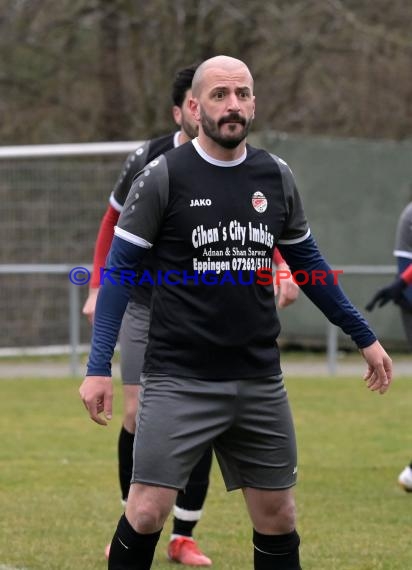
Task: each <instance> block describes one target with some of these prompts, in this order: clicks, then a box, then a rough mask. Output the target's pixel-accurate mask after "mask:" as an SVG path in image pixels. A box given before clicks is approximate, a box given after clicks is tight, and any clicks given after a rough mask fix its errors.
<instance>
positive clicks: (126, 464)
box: [117, 426, 134, 501]
mask: <svg viewBox="0 0 412 570" xmlns="http://www.w3.org/2000/svg"><path fill="white" fill-rule="evenodd" d="M133 443H134V433H130V432H129V431H127V430H126V429H125V428H124V426H122V429H121V430H120V433H119V441H118V445H117V453H118V458H119V482H120V489H121V491H122V499H123V500H124V501H126V500H127V495H128V494H129V489H130V481H131V479H132V471H133Z"/></svg>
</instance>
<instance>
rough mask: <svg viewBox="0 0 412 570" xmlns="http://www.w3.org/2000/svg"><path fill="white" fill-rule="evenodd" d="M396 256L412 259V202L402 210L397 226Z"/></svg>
mask: <svg viewBox="0 0 412 570" xmlns="http://www.w3.org/2000/svg"><path fill="white" fill-rule="evenodd" d="M393 254H394V255H395V257H404V258H406V259H411V260H412V202H411V203H410V204H408V205H407V206H406V208H404V210H403V211H402V213H401V215H400V217H399V221H398V225H397V228H396V238H395V249H394V252H393Z"/></svg>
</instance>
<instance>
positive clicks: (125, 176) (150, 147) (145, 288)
mask: <svg viewBox="0 0 412 570" xmlns="http://www.w3.org/2000/svg"><path fill="white" fill-rule="evenodd" d="M179 134H180V131H177V132H176V133H171V134H169V135H165V136H163V137H159V138H156V139H152V140H149V141H146V142H145V143H144V144H142V145H141V146H139V147H138V148H137V149H136V150H135V151H133V152H132V153H131V154H129V156H128V157H127V159H126V161H125V163H124V165H123V168H122V171H121V173H120V176H119V178H118V179H117V182H116V184H115V186H114V189H113V192H112V193H111V195H110V205H111V206H112V207H113V208H114V209H115V210H117V211H118V212H121V211H122V209H123V206H124V203H125V202H126V198H127V195H128V193H129V190H130V187H131V186H132V183H133V179H134V178H135V176H136V175H137V174H138V173H139V172H140V171H141V170H143V168H144V167H145V165H146V164H147V163H148V162H150V161H151V160H153V159H154V158H156V157H157V156H159V155H161V154H163V153H165V152H166V151H168V150H171V149H172V148H175V147H177V146H179V142H178V139H179ZM154 265H155V260H154V259H153V257H152V254H151V253H149V254H148V255H147V256H146V259H145V267H144V269H148V270H151V269H152V268H153V267H154ZM142 269H143V268H142ZM151 294H152V288H151V287H150V286H149V285H148V284H142V285H141V286H140V287H133V289H132V291H131V299H133V300H134V301H135V302H136V303H139V304H140V305H145V306H147V307H148V306H149V305H150V297H151Z"/></svg>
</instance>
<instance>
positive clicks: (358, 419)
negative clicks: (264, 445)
mask: <svg viewBox="0 0 412 570" xmlns="http://www.w3.org/2000/svg"><path fill="white" fill-rule="evenodd" d="M287 387H288V391H289V395H290V400H291V404H292V408H293V411H294V416H295V422H296V428H297V435H298V444H299V459H300V461H299V484H298V486H297V487H296V495H297V504H298V530H299V532H300V535H301V540H302V546H301V558H302V566H303V569H304V570H409V569H411V568H412V549H411V548H410V535H409V532H410V526H411V521H412V494H406V493H404V492H403V491H402V490H401V489H400V488H399V487H398V486H397V484H396V479H397V475H398V473H399V471H400V470H401V469H402V468H403V467H404V465H405V464H406V463H407V462H408V461H409V459H410V455H411V456H412V431H411V429H410V425H411V419H410V418H411V408H412V406H411V403H412V381H411V380H408V379H407V378H401V379H399V380H397V381H395V382H394V385H393V386H392V389H391V390H390V392H389V393H388V394H387V395H385V396H379V395H378V394H372V393H370V392H368V390H367V389H366V388H365V386H364V385H363V383H362V381H361V380H358V379H353V378H347V379H346V378H345V379H343V378H339V379H326V378H325V379H321V380H317V379H312V378H305V379H301V378H288V379H287ZM77 390H78V382H77V381H74V380H32V379H19V380H0V393H1V402H2V405H3V411H2V413H1V415H0V436H1V445H0V570H15V569H19V570H22V569H24V570H69V569H70V570H73V569H76V570H100V569H104V568H106V563H105V560H104V557H103V549H104V545H105V544H106V542H108V541H109V540H110V538H111V536H112V534H113V530H114V528H115V525H116V524H117V520H118V518H119V516H120V513H121V508H120V503H119V491H118V484H117V475H116V470H117V465H116V451H115V450H116V440H117V434H118V429H119V425H120V405H121V397H120V386H119V385H118V384H116V393H117V400H116V402H115V406H116V414H115V416H114V419H113V420H112V423H111V425H110V427H108V428H101V427H99V426H97V425H95V424H93V423H92V422H91V421H90V420H89V419H88V417H87V415H86V412H85V410H84V409H83V406H82V404H81V402H80V399H79V398H78V393H77ZM169 529H170V526H169V525H167V527H166V528H165V530H164V533H163V536H162V538H161V542H160V544H159V547H158V549H157V554H156V559H155V564H154V568H156V569H158V570H166V569H168V570H170V568H174V567H175V566H172V565H171V564H170V563H169V562H167V560H166V557H165V545H166V541H167V538H168V532H169ZM196 537H197V538H198V539H199V542H200V544H201V547H202V548H203V549H204V551H205V552H206V553H207V554H208V555H209V556H210V557H211V558H212V559H213V561H214V568H216V569H217V570H220V569H222V570H229V569H230V570H250V569H251V568H252V562H251V560H252V549H251V544H250V537H251V529H250V525H249V521H248V518H247V515H246V512H245V509H244V506H243V502H242V497H241V493H239V492H235V493H230V494H229V493H226V491H225V490H224V487H223V483H222V480H221V476H220V473H219V472H218V469H217V465H216V462H215V463H214V471H213V478H212V483H211V487H210V491H209V496H208V499H207V502H206V506H205V513H204V517H203V519H202V521H201V523H200V524H199V525H198V527H197V530H196Z"/></svg>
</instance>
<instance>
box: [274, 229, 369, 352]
mask: <svg viewBox="0 0 412 570" xmlns="http://www.w3.org/2000/svg"><path fill="white" fill-rule="evenodd" d="M278 248H279V251H280V253H281V254H282V256H283V257H284V259H285V261H286V262H287V263H288V265H289V267H290V270H291V272H292V274H294V273H295V272H296V271H299V272H301V273H298V274H297V275H296V279H297V281H298V282H303V281H304V280H306V278H307V279H308V282H307V283H306V284H304V285H300V288H301V289H302V291H303V292H304V293H305V295H306V296H307V297H308V298H309V299H310V300H311V301H312V303H314V304H315V305H316V306H317V307H318V308H319V309H320V310H321V311H322V313H323V314H324V315H325V316H326V317H327V318H328V319H329V320H330V322H331V323H333V324H334V325H337V326H338V327H340V328H341V329H342V330H343V331H344V332H345V333H346V334H348V335H350V337H351V338H352V340H353V341H354V342H355V343H356V345H357V346H358V348H366V347H367V346H370V345H371V344H372V343H373V342H375V341H376V336H375V334H374V333H373V331H372V330H371V328H370V327H369V325H368V323H367V321H366V320H365V319H364V317H363V316H362V315H361V314H360V313H359V311H358V310H357V309H356V308H355V307H354V306H353V305H352V303H351V302H350V301H349V299H348V298H347V297H346V295H345V293H344V292H343V290H342V289H341V287H340V286H339V284H338V282H337V279H336V274H334V273H333V271H332V268H331V267H330V266H329V265H328V264H327V262H326V261H325V259H324V258H323V256H322V254H321V253H320V251H319V249H318V246H317V244H316V242H315V240H314V239H313V237H312V236H309V237H308V238H307V239H305V240H304V241H303V242H300V243H295V244H289V245H283V244H282V245H281V244H278ZM317 272H322V273H317ZM320 276H322V277H323V279H322V278H321V277H320Z"/></svg>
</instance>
